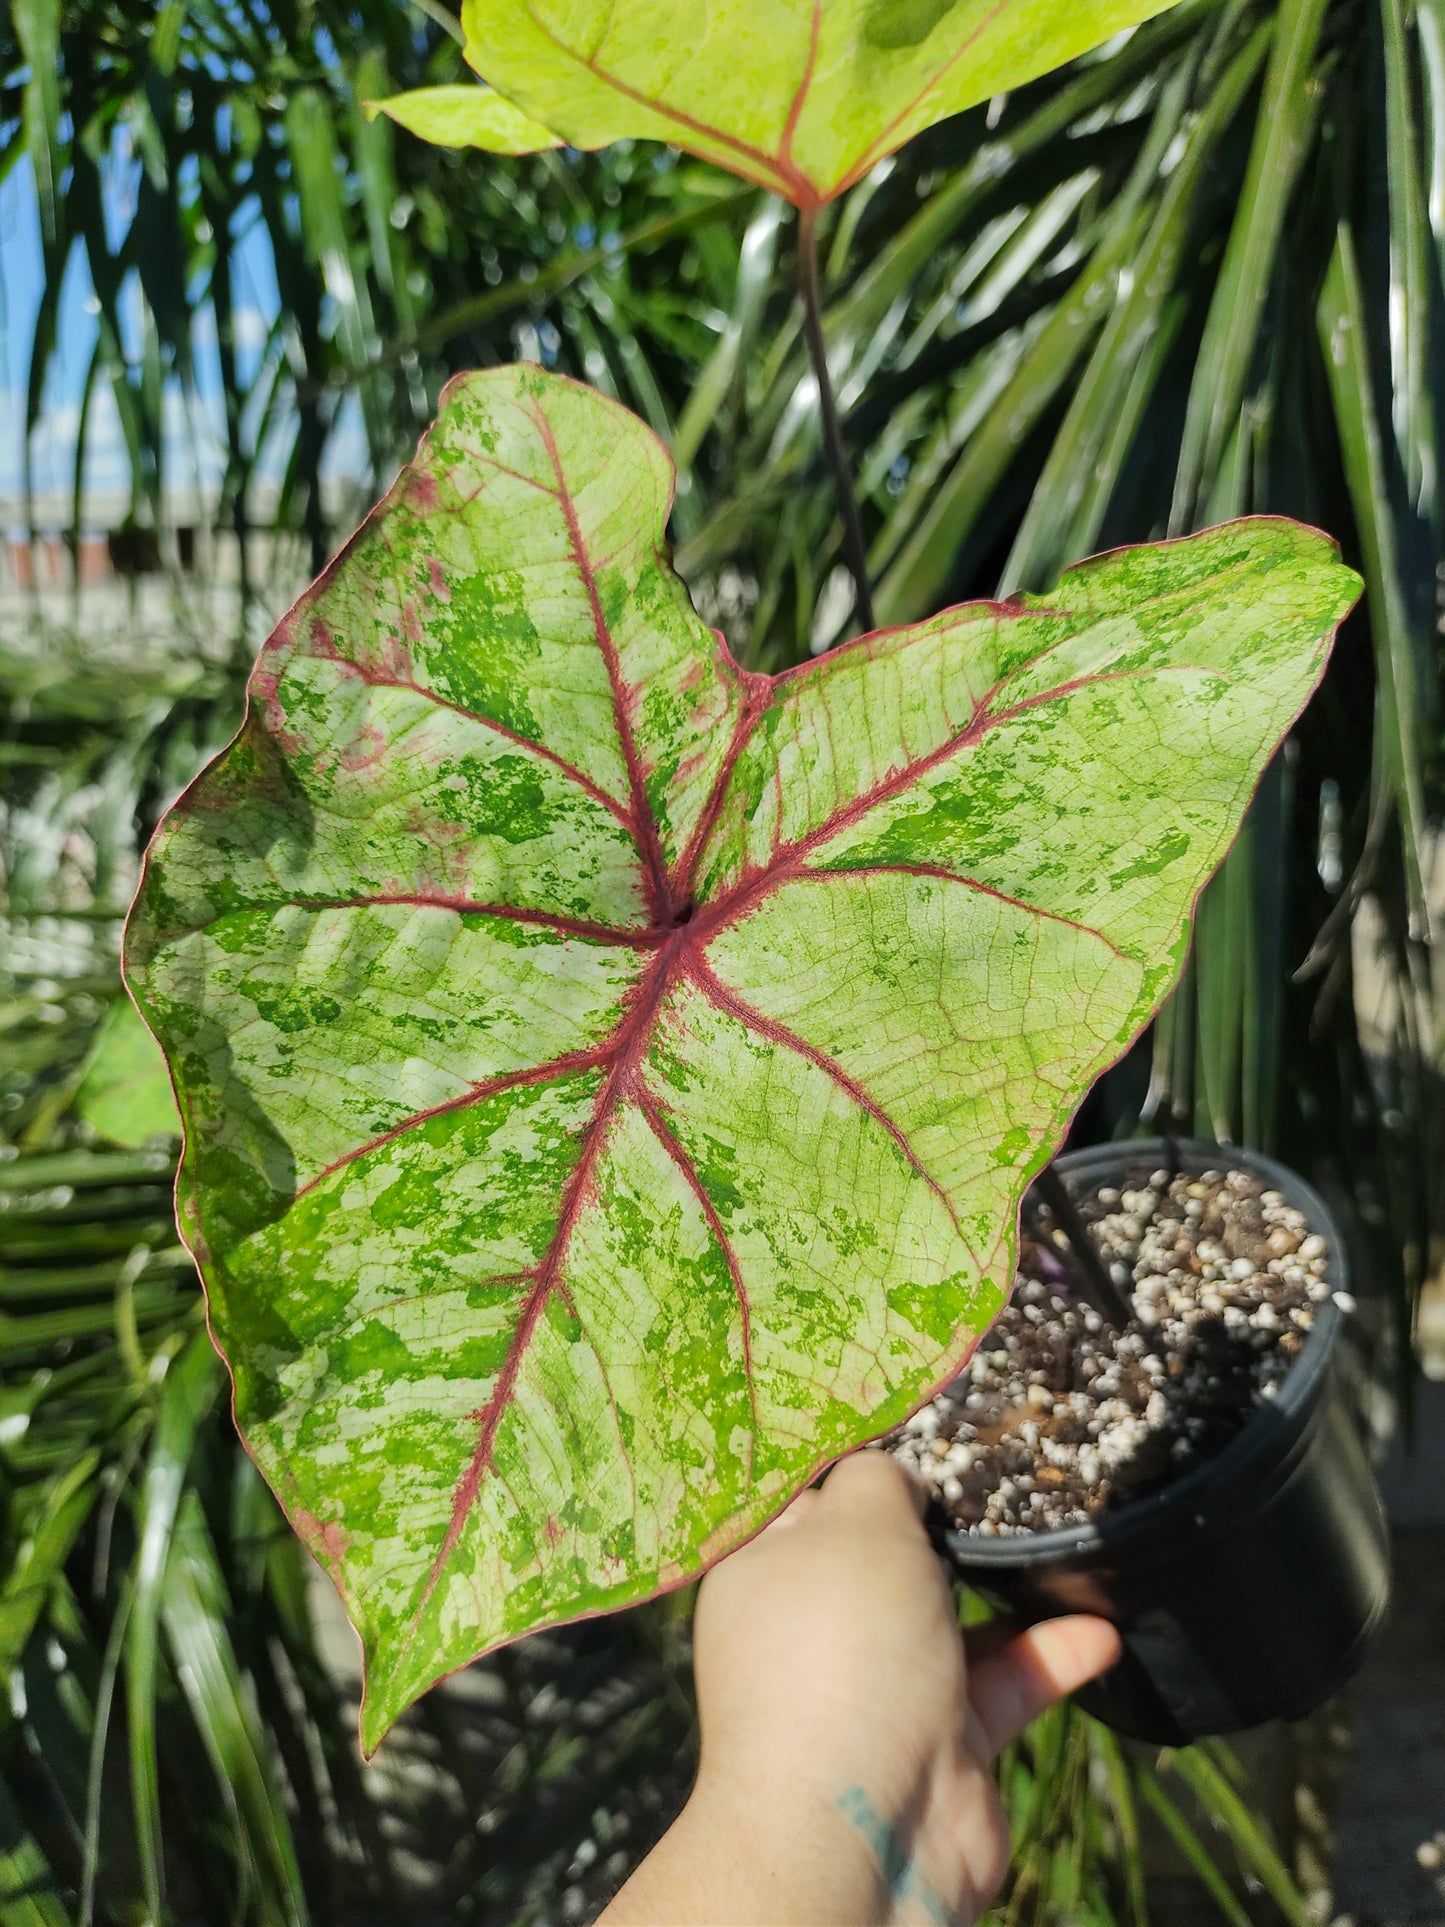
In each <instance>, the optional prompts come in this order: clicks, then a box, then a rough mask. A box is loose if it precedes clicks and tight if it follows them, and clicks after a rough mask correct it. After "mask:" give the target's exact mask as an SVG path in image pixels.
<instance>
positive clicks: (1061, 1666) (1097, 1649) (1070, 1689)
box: [1021, 1613, 1123, 1698]
mask: <svg viewBox="0 0 1445 1927" xmlns="http://www.w3.org/2000/svg"><path fill="white" fill-rule="evenodd" d="M1021 1637H1022V1638H1023V1639H1025V1640H1026V1641H1027V1642H1028V1643H1029V1647H1030V1649H1031V1651H1032V1654H1033V1657H1034V1660H1035V1663H1036V1664H1037V1665H1038V1666H1039V1667H1040V1668H1041V1669H1042V1671H1043V1673H1044V1674H1045V1675H1046V1676H1047V1678H1048V1679H1049V1681H1050V1682H1051V1684H1052V1685H1053V1686H1054V1688H1055V1689H1056V1691H1057V1695H1058V1697H1060V1698H1062V1697H1063V1696H1064V1695H1065V1694H1067V1693H1076V1692H1077V1691H1078V1690H1079V1688H1080V1687H1081V1686H1087V1685H1088V1683H1089V1681H1090V1680H1091V1679H1097V1678H1098V1677H1099V1675H1100V1673H1105V1672H1107V1671H1108V1669H1109V1668H1110V1667H1111V1666H1112V1665H1113V1664H1114V1661H1115V1660H1116V1659H1117V1658H1118V1657H1119V1654H1120V1652H1121V1651H1122V1650H1123V1645H1122V1642H1121V1640H1120V1638H1119V1629H1118V1627H1117V1626H1112V1625H1111V1624H1110V1623H1109V1621H1108V1620H1107V1619H1100V1618H1099V1617H1098V1616H1097V1615H1096V1614H1094V1613H1070V1614H1068V1615H1067V1616H1066V1617H1065V1618H1063V1619H1044V1620H1040V1622H1039V1624H1038V1625H1037V1626H1031V1627H1030V1628H1029V1630H1028V1631H1027V1632H1026V1633H1024V1634H1022V1635H1021Z"/></svg>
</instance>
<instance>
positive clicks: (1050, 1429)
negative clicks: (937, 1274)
mask: <svg viewBox="0 0 1445 1927" xmlns="http://www.w3.org/2000/svg"><path fill="white" fill-rule="evenodd" d="M1079 1207H1080V1210H1081V1212H1082V1215H1083V1217H1084V1219H1085V1221H1086V1222H1087V1223H1088V1224H1089V1226H1090V1229H1091V1233H1092V1235H1093V1237H1094V1238H1095V1240H1096V1242H1097V1243H1098V1245H1099V1248H1100V1251H1101V1252H1102V1254H1103V1256H1104V1259H1105V1261H1106V1263H1110V1264H1111V1265H1112V1268H1113V1272H1114V1276H1115V1279H1116V1281H1117V1282H1118V1283H1119V1285H1120V1286H1121V1287H1122V1288H1123V1290H1124V1293H1125V1296H1126V1297H1127V1298H1129V1299H1130V1300H1131V1302H1132V1305H1133V1311H1134V1316H1133V1318H1132V1320H1131V1321H1130V1323H1129V1324H1128V1325H1127V1326H1126V1327H1125V1328H1124V1330H1123V1331H1119V1332H1116V1331H1111V1330H1109V1329H1108V1328H1107V1327H1106V1326H1105V1324H1104V1321H1103V1320H1102V1319H1101V1318H1100V1317H1099V1315H1098V1313H1097V1312H1095V1311H1093V1310H1091V1309H1090V1308H1089V1307H1088V1306H1087V1305H1086V1304H1084V1303H1083V1302H1082V1300H1081V1299H1079V1298H1078V1297H1075V1296H1074V1295H1072V1293H1071V1291H1070V1288H1069V1277H1070V1273H1069V1271H1068V1270H1067V1269H1066V1266H1067V1265H1068V1264H1069V1263H1070V1262H1071V1261H1070V1259H1069V1254H1068V1250H1067V1246H1066V1245H1065V1244H1064V1243H1063V1238H1062V1233H1061V1232H1059V1231H1057V1230H1056V1229H1054V1228H1053V1226H1052V1222H1051V1220H1050V1219H1049V1218H1048V1216H1047V1214H1041V1216H1040V1219H1039V1221H1038V1226H1037V1229H1038V1232H1039V1236H1038V1237H1037V1238H1033V1239H1031V1238H1025V1239H1024V1240H1023V1242H1022V1245H1021V1249H1020V1257H1019V1269H1018V1275H1017V1278H1016V1280H1015V1285H1014V1291H1013V1296H1012V1298H1011V1299H1010V1301H1009V1303H1008V1305H1007V1306H1006V1307H1005V1309H1004V1311H1003V1312H1002V1313H1001V1314H1000V1316H999V1318H998V1319H997V1321H996V1322H995V1324H994V1325H993V1327H992V1329H991V1330H990V1331H989V1333H988V1334H987V1336H986V1337H985V1338H984V1340H983V1342H982V1344H981V1345H980V1347H979V1349H978V1351H977V1352H976V1353H975V1354H974V1357H973V1359H972V1361H971V1362H970V1365H969V1367H968V1369H967V1371H966V1372H965V1373H964V1374H963V1376H962V1377H960V1378H959V1379H957V1380H955V1382H954V1383H953V1384H952V1385H950V1386H949V1387H948V1388H947V1390H946V1391H944V1392H942V1393H940V1394H939V1396H938V1397H937V1398H935V1399H933V1400H932V1402H931V1403H930V1404H928V1405H925V1406H924V1407H923V1409H922V1411H920V1412H917V1413H915V1414H914V1416H913V1417H912V1418H911V1419H909V1420H908V1422H907V1423H906V1424H905V1425H904V1426H903V1427H901V1429H900V1430H899V1431H897V1432H895V1433H893V1434H892V1435H891V1436H890V1437H889V1438H888V1439H887V1440H885V1441H884V1445H885V1447H886V1449H888V1450H890V1451H892V1452H894V1453H895V1454H896V1455H897V1457H899V1458H900V1459H902V1460H903V1461H904V1463H905V1464H907V1465H909V1466H911V1467H912V1468H913V1469H914V1470H916V1471H918V1472H919V1473H921V1474H922V1476H923V1477H924V1478H925V1479H926V1480H927V1482H928V1483H929V1485H930V1486H931V1488H932V1489H933V1494H934V1498H935V1501H936V1502H937V1503H938V1504H939V1505H940V1506H941V1507H942V1510H943V1512H944V1513H945V1515H946V1516H947V1518H948V1521H949V1523H950V1524H952V1525H954V1526H957V1527H963V1528H966V1529H967V1530H968V1531H969V1532H972V1533H977V1534H981V1535H985V1536H994V1535H1002V1534H1009V1533H1022V1532H1044V1531H1049V1530H1052V1529H1054V1528H1056V1527H1059V1526H1071V1525H1083V1524H1085V1523H1087V1522H1088V1521H1089V1520H1090V1519H1092V1518H1094V1517H1096V1516H1097V1515H1098V1514H1099V1513H1101V1512H1103V1511H1105V1510H1106V1509H1110V1508H1114V1507H1117V1506H1119V1505H1122V1504H1124V1503H1127V1501H1128V1500H1129V1499H1131V1498H1135V1497H1140V1496H1142V1495H1143V1494H1145V1493H1147V1492H1151V1491H1154V1490H1156V1489H1157V1488H1158V1487H1160V1486H1162V1485H1165V1484H1167V1483H1168V1482H1169V1480H1171V1479H1173V1478H1177V1477H1178V1476H1179V1475H1180V1473H1182V1472H1185V1471H1188V1470H1189V1468H1190V1467H1191V1466H1192V1465H1194V1464H1195V1463H1197V1462H1198V1461H1199V1460H1201V1459H1205V1458H1208V1457H1209V1456H1210V1455H1211V1454H1212V1453H1215V1452H1217V1451H1219V1449H1220V1448H1221V1447H1222V1446H1224V1445H1226V1444H1227V1443H1228V1442H1229V1440H1230V1439H1232V1438H1233V1437H1234V1436H1235V1434H1236V1433H1237V1432H1238V1431H1239V1430H1240V1429H1241V1428H1242V1426H1243V1425H1244V1423H1245V1421H1246V1420H1247V1419H1248V1417H1249V1416H1250V1414H1251V1412H1253V1411H1254V1410H1255V1409H1256V1408H1257V1407H1258V1406H1259V1405H1261V1404H1263V1403H1265V1402H1266V1401H1268V1400H1269V1399H1271V1398H1273V1397H1275V1395H1276V1394H1277V1392H1278V1390H1279V1387H1280V1384H1281V1383H1282V1381H1283V1379H1284V1377H1285V1374H1286V1373H1287V1372H1288V1371H1289V1369H1290V1366H1291V1364H1292V1363H1293V1362H1294V1359H1295V1357H1296V1356H1297V1355H1298V1353H1299V1351H1300V1348H1301V1347H1302V1346H1303V1344H1304V1341H1305V1335H1306V1334H1307V1333H1308V1331H1309V1330H1310V1328H1311V1326H1312V1324H1313V1323H1314V1315H1315V1307H1316V1306H1318V1305H1319V1304H1321V1303H1323V1302H1324V1301H1325V1300H1326V1299H1328V1298H1330V1297H1331V1296H1332V1295H1333V1296H1334V1298H1335V1299H1336V1301H1337V1302H1338V1303H1339V1305H1340V1307H1341V1309H1342V1310H1347V1311H1348V1310H1352V1309H1353V1304H1352V1302H1351V1301H1350V1300H1349V1299H1348V1297H1347V1295H1346V1294H1345V1293H1344V1292H1334V1293H1333V1294H1332V1291H1331V1287H1330V1283H1329V1280H1328V1276H1327V1269H1326V1253H1325V1241H1324V1239H1323V1238H1322V1237H1320V1236H1319V1235H1318V1233H1316V1232H1312V1231H1311V1229H1310V1227H1309V1226H1308V1225H1307V1224H1306V1222H1305V1219H1304V1215H1303V1213H1301V1212H1300V1211H1297V1210H1296V1209H1295V1208H1294V1207H1293V1206H1292V1205H1290V1204H1287V1203H1286V1202H1285V1200H1284V1198H1283V1197H1282V1196H1281V1195H1280V1194H1279V1192H1277V1191H1271V1190H1269V1189H1267V1188H1266V1187H1265V1186H1264V1185H1263V1184H1262V1183H1261V1181H1260V1180H1259V1179H1258V1178H1256V1177H1255V1176H1254V1175H1253V1174H1252V1173H1250V1172H1248V1171H1205V1172H1204V1173H1203V1174H1202V1175H1200V1176H1197V1177H1196V1176H1194V1175H1192V1174H1189V1173H1181V1174H1179V1175H1177V1176H1171V1175H1170V1173H1169V1172H1168V1171H1154V1172H1152V1173H1150V1172H1143V1171H1141V1172H1140V1173H1138V1174H1137V1176H1136V1178H1135V1181H1134V1183H1133V1184H1132V1185H1131V1186H1130V1187H1129V1188H1127V1189H1125V1190H1123V1191H1117V1190H1113V1189H1110V1188H1107V1187H1106V1188H1101V1189H1099V1190H1098V1191H1096V1192H1095V1193H1094V1194H1093V1195H1092V1196H1091V1197H1089V1196H1085V1197H1080V1199H1079Z"/></svg>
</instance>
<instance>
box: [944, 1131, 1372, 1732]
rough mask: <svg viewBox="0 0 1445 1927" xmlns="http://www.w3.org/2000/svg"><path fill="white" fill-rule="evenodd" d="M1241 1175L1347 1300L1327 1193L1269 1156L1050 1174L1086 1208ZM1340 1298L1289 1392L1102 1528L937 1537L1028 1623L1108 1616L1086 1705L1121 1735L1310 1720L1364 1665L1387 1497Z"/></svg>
mask: <svg viewBox="0 0 1445 1927" xmlns="http://www.w3.org/2000/svg"><path fill="white" fill-rule="evenodd" d="M1171 1164H1173V1166H1174V1168H1177V1169H1180V1170H1185V1171H1191V1172H1195V1173H1198V1172H1201V1171H1205V1170H1229V1169H1240V1168H1243V1169H1246V1170H1249V1171H1253V1172H1254V1173H1256V1175H1258V1176H1259V1177H1260V1178H1262V1179H1263V1180H1264V1181H1265V1182H1266V1184H1267V1185H1269V1186H1270V1187H1272V1188H1273V1189H1274V1190H1277V1191H1278V1192H1280V1193H1281V1195H1282V1196H1283V1197H1284V1198H1286V1199H1287V1200H1288V1202H1289V1203H1290V1204H1292V1205H1294V1206H1295V1207H1296V1209H1298V1210H1300V1211H1302V1212H1303V1213H1304V1214H1305V1217H1306V1219H1307V1221H1308V1224H1309V1227H1310V1230H1311V1231H1317V1232H1318V1233H1320V1235H1321V1236H1322V1237H1324V1238H1325V1240H1326V1241H1327V1244H1328V1247H1329V1250H1328V1264H1329V1270H1328V1274H1327V1275H1328V1278H1329V1282H1330V1283H1331V1285H1333V1286H1334V1288H1335V1289H1336V1290H1342V1289H1345V1288H1347V1287H1348V1284H1349V1274H1348V1268H1347V1260H1346V1256H1345V1250H1344V1245H1343V1242H1342V1240H1341V1238H1340V1233H1339V1228H1338V1226H1337V1225H1336V1224H1335V1222H1334V1219H1333V1218H1332V1217H1331V1215H1330V1212H1329V1210H1328V1208H1327V1207H1326V1205H1325V1203H1324V1201H1323V1200H1322V1199H1321V1198H1320V1197H1319V1196H1318V1195H1317V1194H1316V1193H1315V1192H1314V1191H1313V1190H1311V1188H1310V1187H1309V1186H1308V1185H1307V1184H1305V1183H1304V1182H1303V1180H1302V1179H1301V1178H1299V1177H1297V1176H1296V1175H1295V1173H1294V1172H1292V1171H1290V1170H1288V1169H1286V1167H1285V1166H1283V1165H1281V1164H1276V1163H1275V1162H1274V1160H1273V1159H1272V1158H1266V1157H1261V1156H1259V1155H1258V1154H1257V1153H1255V1152H1252V1151H1242V1150H1239V1149H1229V1148H1225V1147H1223V1146H1220V1145H1214V1144H1199V1143H1190V1142H1184V1141H1171V1142H1169V1143H1167V1144H1166V1142H1165V1141H1163V1140H1159V1139H1154V1140H1145V1141H1142V1142H1141V1141H1137V1140H1136V1141H1134V1142H1130V1143H1122V1144H1110V1145H1103V1146H1100V1147H1098V1148H1097V1149H1094V1150H1088V1151H1078V1152H1071V1153H1069V1154H1068V1155H1066V1156H1064V1157H1062V1158H1060V1159H1059V1160H1058V1165H1057V1168H1058V1170H1059V1171H1060V1172H1061V1174H1062V1175H1063V1176H1064V1177H1065V1179H1066V1180H1067V1181H1068V1183H1069V1186H1070V1189H1071V1190H1073V1191H1074V1193H1075V1195H1076V1196H1078V1197H1080V1198H1082V1197H1084V1196H1086V1195H1087V1194H1088V1193H1089V1192H1090V1191H1092V1190H1093V1189H1094V1188H1096V1187H1098V1186H1100V1185H1103V1184H1109V1183H1119V1182H1121V1181H1122V1180H1124V1179H1125V1178H1126V1177H1128V1176H1129V1175H1131V1174H1133V1173H1136V1172H1139V1171H1140V1170H1142V1171H1144V1172H1148V1171H1151V1170H1156V1169H1159V1168H1161V1167H1164V1166H1168V1165H1171ZM1343 1322H1344V1321H1343V1318H1342V1316H1341V1314H1340V1312H1339V1310H1338V1308H1337V1307H1336V1306H1335V1305H1334V1303H1333V1302H1331V1301H1327V1302H1326V1303H1324V1304H1322V1305H1320V1306H1317V1307H1316V1311H1315V1320H1314V1325H1313V1327H1312V1329H1311V1331H1310V1335H1309V1338H1308V1339H1307V1340H1306V1342H1305V1344H1304V1346H1303V1348H1302V1349H1301V1351H1300V1354H1299V1357H1298V1359H1297V1360H1296V1361H1295V1365H1294V1369H1293V1370H1292V1371H1291V1372H1290V1374H1289V1376H1288V1377H1287V1378H1286V1379H1285V1381H1284V1383H1283V1384H1282V1385H1281V1387H1280V1390H1279V1393H1278V1396H1277V1397H1276V1398H1274V1399H1273V1400H1272V1401H1271V1402H1270V1403H1269V1404H1268V1405H1267V1406H1264V1407H1262V1408H1261V1409H1260V1410H1259V1411H1258V1412H1256V1413H1255V1415H1254V1416H1253V1417H1252V1418H1251V1419H1250V1421H1249V1422H1248V1424H1247V1425H1246V1426H1245V1428H1244V1429H1243V1431H1241V1432H1240V1433H1239V1434H1238V1435H1237V1437H1235V1438H1234V1439H1233V1440H1232V1441H1231V1442H1230V1443H1229V1445H1227V1446H1226V1447H1225V1448H1224V1450H1223V1451H1222V1452H1219V1453H1218V1454H1216V1455H1215V1456H1214V1457H1213V1458H1211V1459H1208V1460H1206V1461H1205V1462H1204V1463H1203V1464H1201V1465H1199V1466H1196V1467H1195V1468H1194V1469H1193V1470H1192V1471H1190V1472H1188V1473H1186V1474H1185V1475H1184V1476H1183V1477H1182V1478H1180V1479H1177V1480H1175V1481H1174V1483H1173V1484H1171V1485H1169V1486H1166V1487H1164V1488H1163V1489H1162V1490H1161V1491H1159V1492H1156V1493H1153V1494H1151V1495H1150V1496H1148V1497H1146V1498H1141V1499H1136V1500H1133V1501H1131V1502H1130V1503H1129V1504H1128V1505H1127V1506H1124V1507H1121V1508H1120V1510H1119V1511H1118V1513H1117V1514H1113V1515H1105V1516H1104V1518H1102V1519H1101V1520H1099V1521H1098V1522H1096V1523H1095V1524H1092V1525H1087V1526H1074V1527H1069V1528H1066V1529H1064V1530H1061V1531H1057V1532H1041V1533H1036V1534H1031V1535H1029V1536H1027V1537H1007V1538H999V1539H985V1538H978V1537H974V1536H972V1535H971V1534H968V1533H964V1532H955V1531H948V1532H946V1533H944V1534H943V1535H942V1542H943V1549H944V1551H945V1556H946V1557H947V1558H948V1559H949V1560H950V1562H951V1563H952V1565H953V1566H954V1568H955V1570H956V1571H957V1572H958V1573H959V1574H960V1575H961V1576H962V1577H963V1578H964V1579H965V1580H966V1581H967V1582H968V1583H969V1585H971V1586H973V1587H974V1588H975V1589H976V1590H977V1591H979V1592H981V1593H982V1594H983V1595H984V1596H985V1597H986V1598H989V1599H990V1600H992V1601H993V1602H994V1603H995V1604H996V1605H999V1606H1001V1607H1003V1608H1004V1609H1005V1610H1007V1611H1009V1612H1010V1613H1012V1614H1013V1615H1014V1616H1016V1617H1017V1618H1019V1619H1022V1620H1024V1621H1025V1622H1028V1623H1032V1622H1034V1621H1036V1620H1040V1619H1051V1618H1056V1617H1057V1616H1058V1615H1059V1614H1061V1613H1070V1612H1092V1613H1100V1614H1102V1615H1103V1617H1104V1618H1106V1619H1109V1620H1112V1621H1113V1623H1114V1624H1115V1625H1116V1626H1117V1627H1118V1628H1119V1631H1120V1633H1121V1634H1122V1635H1123V1640H1124V1653H1123V1657H1122V1658H1121V1659H1120V1660H1119V1661H1118V1663H1117V1664H1116V1665H1115V1666H1113V1667H1112V1668H1111V1669H1110V1671H1109V1672H1107V1673H1106V1674H1105V1675H1104V1676H1103V1678H1101V1679H1098V1680H1096V1681H1095V1682H1094V1683H1093V1684H1092V1685H1091V1686H1089V1687H1086V1688H1085V1690H1084V1691H1083V1692H1082V1693H1080V1694H1079V1695H1078V1700H1079V1703H1080V1705H1082V1706H1083V1707H1084V1708H1085V1709H1086V1710H1087V1711H1088V1712H1090V1713H1093V1714H1095V1715H1096V1716H1097V1717H1098V1718H1099V1719H1101V1720H1103V1721H1105V1722H1106V1723H1107V1724H1108V1725H1109V1726H1112V1727H1114V1728H1116V1729H1117V1730H1118V1731H1119V1732H1121V1733H1129V1734H1132V1735H1134V1736H1135V1737H1137V1738H1139V1739H1144V1740H1150V1741H1153V1742H1156V1743H1158V1744H1160V1745H1169V1746H1180V1745H1184V1744H1186V1743H1187V1742H1189V1741H1191V1740H1196V1739H1201V1738H1203V1737H1204V1736H1205V1735H1206V1734H1211V1733H1231V1732H1236V1731H1238V1730H1239V1729H1240V1728H1242V1727H1247V1726H1256V1725H1258V1724H1259V1723H1260V1722H1262V1721H1264V1720H1271V1719H1298V1718H1300V1717H1302V1716H1303V1715H1304V1714H1306V1713H1308V1712H1311V1711H1312V1710H1313V1709H1314V1708H1315V1707H1316V1706H1318V1705H1320V1704H1321V1703H1322V1702H1323V1701H1324V1700H1326V1699H1328V1698H1329V1697H1330V1695H1331V1694H1332V1693H1334V1692H1336V1691H1337V1690H1338V1689H1339V1687H1340V1686H1341V1685H1343V1683H1344V1682H1345V1680H1347V1679H1348V1678H1349V1677H1350V1675H1351V1674H1352V1673H1353V1672H1354V1671H1355V1669H1356V1667H1357V1666H1358V1665H1359V1664H1360V1661H1361V1660H1362V1659H1363V1657H1364V1654H1365V1650H1366V1647H1367V1646H1368V1644H1369V1640H1370V1637H1371V1635H1372V1633H1373V1632H1374V1631H1375V1629H1376V1627H1377V1626H1378V1625H1379V1622H1380V1618H1381V1616H1382V1614H1383V1613H1384V1610H1385V1605H1386V1602H1387V1599H1388V1596H1389V1539H1388V1534H1387V1529H1386V1525H1385V1517H1384V1512H1383V1509H1382V1507H1381V1504H1380V1496H1379V1493H1378V1491H1377V1489H1376V1486H1375V1481H1374V1477H1373V1474H1372V1473H1371V1471H1370V1466H1369V1463H1368V1461H1367V1459H1366V1457H1365V1453H1364V1450H1363V1448H1362V1445H1361V1442H1360V1438H1359V1434H1358V1432H1357V1431H1356V1429H1355V1425H1354V1422H1353V1420H1352V1417H1351V1414H1350V1410H1349V1405H1348V1400H1347V1397H1346V1391H1345V1385H1344V1375H1343V1371H1342V1362H1343V1361H1342V1356H1341V1340H1342V1337H1343Z"/></svg>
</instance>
